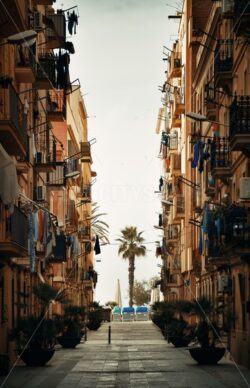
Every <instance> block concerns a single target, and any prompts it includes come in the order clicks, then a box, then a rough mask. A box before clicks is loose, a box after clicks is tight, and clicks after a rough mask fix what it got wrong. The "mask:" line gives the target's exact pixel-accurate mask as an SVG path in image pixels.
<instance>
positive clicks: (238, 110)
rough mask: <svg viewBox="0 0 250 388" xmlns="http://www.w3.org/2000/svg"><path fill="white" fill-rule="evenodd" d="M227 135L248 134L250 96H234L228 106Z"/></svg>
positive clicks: (249, 131) (249, 130)
mask: <svg viewBox="0 0 250 388" xmlns="http://www.w3.org/2000/svg"><path fill="white" fill-rule="evenodd" d="M229 113H230V119H229V136H230V138H232V137H233V136H234V135H237V134H250V96H235V98H234V100H233V102H232V104H231V106H230V110H229Z"/></svg>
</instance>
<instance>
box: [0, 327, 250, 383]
mask: <svg viewBox="0 0 250 388" xmlns="http://www.w3.org/2000/svg"><path fill="white" fill-rule="evenodd" d="M108 325H109V324H104V325H103V326H102V327H101V329H99V331H97V332H88V341H87V342H85V343H82V344H80V345H78V347H77V348H76V349H75V350H68V349H62V348H61V347H59V346H58V348H57V351H56V354H55V355H54V357H53V359H52V360H51V361H50V363H49V364H48V365H47V366H46V367H43V368H40V367H39V368H28V367H26V366H24V365H19V366H17V367H16V368H15V369H14V371H13V372H12V374H11V376H10V377H9V379H8V381H7V382H6V383H5V384H4V385H2V383H1V382H2V381H3V380H0V387H1V388H2V387H6V388H17V387H25V388H36V387H38V388H40V387H44V388H71V387H77V388H80V387H90V388H92V387H96V388H97V387H100V388H101V387H121V388H122V387H124V388H125V387H137V388H139V387H159V388H160V387H161V388H162V387H173V388H177V387H178V388H205V387H206V388H207V387H211V388H222V387H227V388H229V387H230V388H238V387H242V388H245V387H250V370H248V369H246V368H241V373H242V374H243V375H244V376H245V379H246V380H245V381H244V379H243V378H242V377H241V375H240V373H239V372H238V371H237V369H236V367H235V366H234V364H233V363H232V362H231V361H229V360H228V359H226V358H224V359H223V360H222V361H220V363H219V364H218V366H202V367H201V366H198V365H196V363H195V362H194V361H193V360H192V359H191V357H190V356H189V352H188V351H187V350H185V349H176V348H174V347H173V346H172V345H171V344H168V343H167V342H166V341H165V340H164V339H163V337H162V335H161V333H160V331H159V330H158V328H157V327H156V326H154V325H153V324H152V323H151V322H145V323H144V322H131V323H128V322H127V323H119V322H117V323H112V343H111V345H108Z"/></svg>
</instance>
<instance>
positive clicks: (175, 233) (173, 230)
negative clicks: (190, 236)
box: [166, 225, 181, 242]
mask: <svg viewBox="0 0 250 388" xmlns="http://www.w3.org/2000/svg"><path fill="white" fill-rule="evenodd" d="M180 230H181V228H180V225H169V227H168V229H167V231H166V238H167V241H168V242H171V241H172V242H173V241H177V240H178V239H179V237H180Z"/></svg>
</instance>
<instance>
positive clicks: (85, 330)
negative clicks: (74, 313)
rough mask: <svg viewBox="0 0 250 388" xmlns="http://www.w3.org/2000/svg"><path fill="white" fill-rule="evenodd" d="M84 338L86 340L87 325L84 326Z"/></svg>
mask: <svg viewBox="0 0 250 388" xmlns="http://www.w3.org/2000/svg"><path fill="white" fill-rule="evenodd" d="M84 340H85V341H87V340H88V335H87V326H86V325H85V327H84Z"/></svg>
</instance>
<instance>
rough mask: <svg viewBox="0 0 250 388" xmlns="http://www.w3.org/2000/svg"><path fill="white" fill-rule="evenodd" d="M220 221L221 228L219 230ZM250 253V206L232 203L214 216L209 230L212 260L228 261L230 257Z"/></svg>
mask: <svg viewBox="0 0 250 388" xmlns="http://www.w3.org/2000/svg"><path fill="white" fill-rule="evenodd" d="M218 223H219V230H218ZM249 255H250V208H243V207H240V206H235V205H231V206H230V207H228V208H227V209H226V211H225V214H224V216H221V217H219V216H218V217H217V218H214V220H213V222H212V224H211V228H210V231H209V248H208V256H209V260H210V261H217V263H219V264H223V263H228V262H229V259H230V257H232V256H240V257H243V258H244V257H246V256H249Z"/></svg>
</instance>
